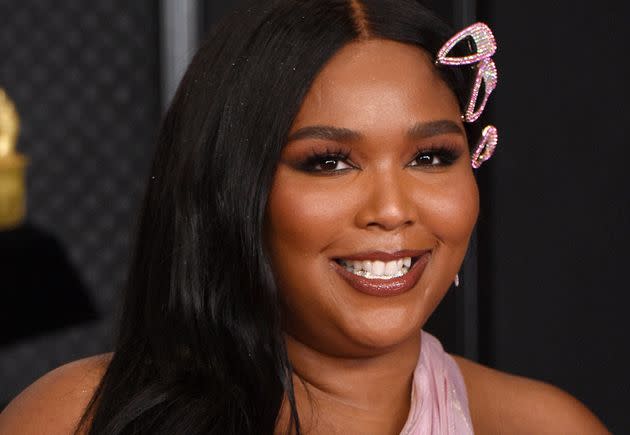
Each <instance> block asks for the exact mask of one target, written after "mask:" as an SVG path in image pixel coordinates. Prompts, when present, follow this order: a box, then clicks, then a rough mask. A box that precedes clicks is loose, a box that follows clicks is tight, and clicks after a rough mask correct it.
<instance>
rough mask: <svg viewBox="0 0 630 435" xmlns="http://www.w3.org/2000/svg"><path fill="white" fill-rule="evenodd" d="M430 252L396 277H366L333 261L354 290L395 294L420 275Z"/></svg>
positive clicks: (410, 285) (337, 270)
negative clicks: (404, 272)
mask: <svg viewBox="0 0 630 435" xmlns="http://www.w3.org/2000/svg"><path fill="white" fill-rule="evenodd" d="M430 257H431V253H430V252H427V253H426V254H424V255H422V256H421V257H420V258H418V260H417V261H416V262H415V263H414V264H413V265H412V266H411V269H410V270H409V272H407V273H406V274H404V275H403V276H399V277H398V278H390V279H368V278H364V277H362V276H359V275H355V274H354V273H352V272H348V271H347V270H346V268H345V267H343V266H342V265H340V264H339V263H337V262H336V261H333V264H334V268H335V271H336V272H337V273H338V274H339V275H341V277H342V278H343V279H344V280H345V281H346V282H347V283H348V284H350V286H352V287H353V288H354V289H355V290H358V291H360V292H361V293H365V294H368V295H371V296H396V295H400V294H402V293H405V292H407V291H409V290H411V289H412V288H413V287H414V286H415V285H416V284H417V283H418V281H419V280H420V277H422V273H423V272H424V269H425V267H426V265H427V263H428V262H429V258H430Z"/></svg>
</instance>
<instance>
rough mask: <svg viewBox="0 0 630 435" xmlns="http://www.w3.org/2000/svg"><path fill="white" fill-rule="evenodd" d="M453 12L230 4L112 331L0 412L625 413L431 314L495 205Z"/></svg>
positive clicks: (19, 422)
mask: <svg viewBox="0 0 630 435" xmlns="http://www.w3.org/2000/svg"><path fill="white" fill-rule="evenodd" d="M452 33H453V32H452V31H450V30H449V29H448V28H447V27H446V26H445V25H444V24H443V23H441V22H440V21H439V20H437V19H436V18H435V17H434V16H432V15H431V14H430V13H429V12H428V11H427V10H426V9H425V8H424V7H422V6H421V5H420V4H419V3H418V2H417V1H414V0H395V1H394V0H306V1H304V0H302V1H297V0H277V1H271V2H270V1H267V2H261V4H260V5H259V6H256V7H254V6H252V7H250V8H249V9H245V10H243V11H242V12H240V13H236V14H234V15H233V16H231V17H230V18H229V19H227V20H225V21H224V22H223V24H222V25H221V26H220V27H219V28H217V30H216V31H215V32H214V33H213V34H212V35H211V37H210V38H209V42H208V43H207V44H206V45H205V46H203V47H202V48H201V49H200V50H199V52H198V53H197V55H196V56H195V58H194V60H193V62H192V64H191V65H190V67H189V69H188V71H187V73H186V76H185V77H184V79H183V81H182V84H181V86H180V88H179V90H178V93H177V95H176V97H175V99H174V101H173V104H172V106H171V108H170V110H169V111H168V113H167V115H166V117H165V120H164V122H163V126H162V129H161V134H160V137H159V141H158V149H157V154H156V157H155V160H154V163H153V169H152V173H151V179H150V182H149V186H148V190H147V193H146V196H145V200H144V205H143V209H142V213H141V216H140V222H139V230H138V236H137V243H136V250H135V253H134V258H133V262H132V266H131V270H130V275H129V280H128V285H127V289H126V292H125V300H124V310H123V314H122V319H121V323H120V331H119V335H118V340H117V344H116V347H115V352H114V353H113V354H108V355H101V356H97V357H93V358H88V359H86V360H81V361H78V362H75V363H71V364H69V365H66V366H64V367H61V368H59V369H57V370H55V371H53V372H51V373H49V374H48V375H46V376H44V377H43V378H42V379H40V380H39V381H37V382H36V383H35V384H34V385H32V386H31V387H29V388H28V389H27V390H26V391H25V392H24V393H22V394H21V395H20V396H19V397H18V398H16V399H15V400H14V402H13V403H12V404H11V405H9V407H8V408H7V409H6V410H5V412H4V413H3V414H2V417H0V433H42V432H45V433H71V432H73V431H75V429H76V431H77V432H79V433H90V434H114V433H125V434H128V433H151V434H173V433H177V434H207V433H212V434H250V433H254V434H268V433H277V434H281V433H309V434H334V433H346V434H397V433H401V432H402V433H410V434H421V433H422V434H423V433H471V432H472V431H473V430H474V431H475V432H478V433H509V434H516V433H574V434H575V433H606V430H605V428H604V427H603V426H602V425H601V423H600V422H599V421H598V420H597V418H596V417H594V416H593V415H592V414H591V413H590V412H589V411H588V410H587V409H586V408H584V407H583V406H582V405H581V404H579V403H578V402H577V401H576V400H575V399H573V398H571V397H570V396H568V395H566V394H565V393H563V392H561V391H559V390H557V389H555V388H553V387H551V386H548V385H544V384H541V383H538V382H535V381H530V380H526V379H522V378H518V377H514V376H510V375H507V374H502V373H499V372H496V371H493V370H491V369H488V368H485V367H482V366H480V365H477V364H475V363H473V362H470V361H466V360H464V359H462V358H458V357H450V356H449V355H447V354H445V353H444V352H443V350H442V349H441V346H440V345H439V342H437V340H435V339H434V338H433V337H431V336H430V335H428V334H426V333H422V332H421V328H422V326H423V325H424V324H425V322H426V320H427V318H428V317H429V315H430V314H431V313H432V312H433V310H434V309H435V307H436V306H437V305H438V303H439V302H440V300H441V299H442V297H443V296H444V294H445V292H446V291H447V289H448V288H449V286H450V284H451V283H452V281H453V279H455V277H456V275H457V271H458V269H459V267H460V265H461V262H462V259H463V257H464V254H465V251H466V247H467V244H468V240H469V237H470V235H471V232H472V230H473V226H474V224H475V221H476V218H477V214H478V203H479V198H478V191H477V185H476V182H475V178H474V175H473V171H472V168H471V152H472V151H474V150H472V149H471V147H469V135H470V134H472V133H471V131H470V130H469V129H467V127H465V126H464V124H463V122H462V114H464V120H468V121H470V120H472V117H471V116H469V115H470V114H469V113H467V110H466V109H467V108H468V106H469V97H470V92H471V89H470V81H469V80H468V79H467V73H468V72H470V71H474V72H476V71H478V68H479V65H475V68H477V69H473V70H471V69H470V68H471V67H470V66H465V65H464V66H451V65H445V63H447V62H446V61H445V59H444V58H443V56H442V57H440V56H438V50H439V49H440V48H441V47H442V46H443V45H444V44H445V42H446V41H447V39H449V37H451V36H452ZM477 48H479V47H477ZM453 52H454V50H453ZM453 52H450V51H449V53H447V54H448V55H451V54H452V53H453ZM440 59H441V61H440ZM487 59H488V57H487V56H486V58H485V59H484V60H487ZM436 60H437V65H436ZM489 87H491V86H490V82H486V89H488V88H489ZM475 108H479V105H478V104H473V109H475ZM486 133H489V136H488V137H487V138H489V139H492V138H493V137H492V135H491V133H492V131H491V130H490V131H489V130H487V129H486ZM471 140H476V139H475V138H471ZM489 145H492V141H490V143H489ZM472 148H474V147H472ZM482 150H486V151H488V152H487V153H485V154H482V155H474V156H473V163H474V164H475V165H477V164H479V163H481V162H482V161H483V160H484V159H487V158H488V157H489V155H490V154H491V150H490V149H489V148H484V147H482ZM42 428H45V429H42Z"/></svg>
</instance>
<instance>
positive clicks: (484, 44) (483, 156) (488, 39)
mask: <svg viewBox="0 0 630 435" xmlns="http://www.w3.org/2000/svg"><path fill="white" fill-rule="evenodd" d="M462 44H464V45H465V48H466V49H467V50H468V53H466V54H464V55H463V56H456V55H454V54H453V51H454V49H455V48H456V47H458V46H461V45H462ZM496 51H497V43H496V40H495V38H494V35H493V33H492V30H490V27H488V26H487V25H486V24H484V23H475V24H473V25H471V26H468V27H466V28H465V29H464V30H462V31H461V32H459V33H457V34H456V35H455V36H453V37H452V38H451V39H449V40H448V41H447V42H446V43H445V44H444V46H442V48H441V49H440V50H439V51H438V54H437V58H436V61H435V63H436V65H449V66H463V65H473V64H477V66H476V70H477V74H476V76H475V80H474V83H473V86H472V92H471V94H470V99H469V101H468V104H467V106H466V110H465V113H464V114H463V115H462V120H463V121H464V122H475V121H476V120H477V119H479V117H480V116H481V114H482V113H483V111H484V109H485V108H486V103H487V102H488V99H489V98H490V94H492V92H493V91H494V90H495V88H496V87H497V83H498V72H497V66H496V65H495V63H494V61H493V60H492V56H493V55H494V54H495V53H496ZM482 85H483V88H482ZM482 90H483V92H482ZM497 143H498V133H497V129H496V128H495V127H494V126H491V125H489V126H487V127H486V128H484V130H483V134H482V137H481V139H480V142H479V144H478V145H477V148H476V150H475V152H474V153H473V156H472V166H473V168H475V169H477V168H479V167H480V166H481V164H482V163H483V162H485V161H486V160H488V159H489V158H490V157H491V156H492V154H493V153H494V150H495V148H496V146H497Z"/></svg>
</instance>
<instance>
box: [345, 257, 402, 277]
mask: <svg viewBox="0 0 630 435" xmlns="http://www.w3.org/2000/svg"><path fill="white" fill-rule="evenodd" d="M340 263H341V264H342V266H344V267H345V268H346V270H348V271H349V272H352V273H354V274H355V275H359V276H362V277H365V278H369V279H389V278H397V277H399V276H403V275H404V274H406V273H407V272H409V269H410V268H411V257H405V258H400V259H398V260H394V261H388V262H384V261H379V260H376V261H369V260H366V261H348V260H340Z"/></svg>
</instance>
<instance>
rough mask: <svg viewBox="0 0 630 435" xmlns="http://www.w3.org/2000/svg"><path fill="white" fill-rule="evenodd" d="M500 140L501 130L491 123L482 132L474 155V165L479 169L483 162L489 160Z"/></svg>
mask: <svg viewBox="0 0 630 435" xmlns="http://www.w3.org/2000/svg"><path fill="white" fill-rule="evenodd" d="M498 142H499V132H498V131H497V128H496V127H495V126H493V125H489V126H487V127H486V128H484V129H483V131H482V132H481V139H480V140H479V143H478V144H477V148H476V149H475V152H474V153H473V155H472V167H473V168H475V169H479V167H480V166H481V165H482V164H483V162H485V161H487V160H489V159H490V157H492V154H494V150H495V149H496V147H497V143H498Z"/></svg>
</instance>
